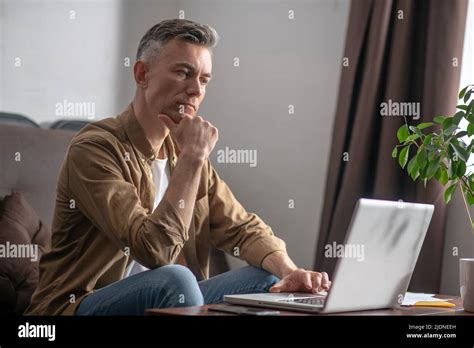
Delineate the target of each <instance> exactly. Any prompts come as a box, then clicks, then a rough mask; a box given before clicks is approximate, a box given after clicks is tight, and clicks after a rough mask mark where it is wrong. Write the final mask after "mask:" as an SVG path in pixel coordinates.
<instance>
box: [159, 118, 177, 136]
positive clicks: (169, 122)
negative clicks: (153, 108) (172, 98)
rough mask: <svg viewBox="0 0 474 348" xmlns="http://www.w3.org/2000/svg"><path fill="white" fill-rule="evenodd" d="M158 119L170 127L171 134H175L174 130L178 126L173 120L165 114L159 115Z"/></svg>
mask: <svg viewBox="0 0 474 348" xmlns="http://www.w3.org/2000/svg"><path fill="white" fill-rule="evenodd" d="M158 118H159V119H160V120H161V121H162V122H163V123H164V124H165V126H166V127H168V129H169V130H170V132H174V130H175V129H176V128H177V127H178V125H177V124H176V123H174V122H173V120H172V119H171V118H169V116H167V115H165V114H159V115H158Z"/></svg>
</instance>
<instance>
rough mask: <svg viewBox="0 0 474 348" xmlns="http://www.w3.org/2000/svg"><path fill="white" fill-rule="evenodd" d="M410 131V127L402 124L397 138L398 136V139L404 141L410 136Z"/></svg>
mask: <svg viewBox="0 0 474 348" xmlns="http://www.w3.org/2000/svg"><path fill="white" fill-rule="evenodd" d="M409 134H410V133H409V132H408V127H407V125H406V124H404V125H403V126H401V127H400V128H398V131H397V138H398V141H399V142H400V143H403V142H404V141H405V140H406V138H408V135H409Z"/></svg>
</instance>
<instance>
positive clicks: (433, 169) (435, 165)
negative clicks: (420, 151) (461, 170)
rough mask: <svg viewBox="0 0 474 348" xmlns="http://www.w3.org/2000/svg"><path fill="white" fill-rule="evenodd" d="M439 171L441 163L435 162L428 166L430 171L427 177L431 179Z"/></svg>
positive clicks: (427, 172) (427, 171)
mask: <svg viewBox="0 0 474 348" xmlns="http://www.w3.org/2000/svg"><path fill="white" fill-rule="evenodd" d="M438 169H439V161H438V160H434V161H432V162H430V163H429V164H428V169H427V170H426V177H427V178H428V179H431V178H432V177H433V176H434V175H435V174H436V172H437V171H438Z"/></svg>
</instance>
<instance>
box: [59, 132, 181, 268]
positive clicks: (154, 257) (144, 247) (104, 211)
mask: <svg viewBox="0 0 474 348" xmlns="http://www.w3.org/2000/svg"><path fill="white" fill-rule="evenodd" d="M121 160H122V159H120V158H118V157H117V155H116V154H115V153H114V150H113V147H112V146H108V144H107V142H106V141H87V142H81V143H76V144H72V145H71V146H70V148H69V151H68V155H67V158H66V161H67V170H68V186H69V192H70V194H71V199H74V200H75V205H76V208H77V209H80V211H81V213H82V214H84V215H85V217H86V218H87V219H88V220H89V221H90V222H91V223H92V224H93V225H94V226H95V227H96V228H97V229H98V230H100V231H101V232H103V233H105V234H106V235H107V236H108V237H109V238H110V239H111V241H113V242H114V243H115V244H116V245H117V247H118V248H120V249H121V250H123V251H124V252H126V251H129V255H130V256H131V257H132V258H133V259H135V260H137V261H138V262H139V263H141V264H142V265H144V266H146V267H148V268H156V267H159V266H162V265H166V264H169V263H172V262H174V260H175V259H176V258H177V256H178V254H179V252H180V251H181V249H182V247H183V245H184V243H185V242H186V240H187V239H188V230H187V228H186V227H185V224H184V222H183V220H182V219H181V217H180V215H179V213H178V212H177V210H176V209H175V208H174V207H173V206H172V205H171V204H169V203H168V202H167V201H166V200H165V199H162V200H161V202H160V204H159V205H158V206H157V208H156V209H155V210H154V211H153V213H152V214H149V215H148V214H147V212H146V210H145V208H144V207H143V206H142V204H141V201H140V197H139V196H138V193H137V189H136V187H135V186H134V185H133V184H132V183H131V182H128V181H127V180H125V177H124V174H123V170H122V169H121V166H120V161H121ZM127 248H128V249H127Z"/></svg>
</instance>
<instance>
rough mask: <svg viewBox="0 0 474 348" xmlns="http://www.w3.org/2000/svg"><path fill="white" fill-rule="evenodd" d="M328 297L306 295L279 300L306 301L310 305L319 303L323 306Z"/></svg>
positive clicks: (290, 301)
mask: <svg viewBox="0 0 474 348" xmlns="http://www.w3.org/2000/svg"><path fill="white" fill-rule="evenodd" d="M325 300H326V298H324V297H306V298H288V299H283V300H279V301H280V302H287V303H304V304H308V305H317V306H322V305H324V301H325Z"/></svg>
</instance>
